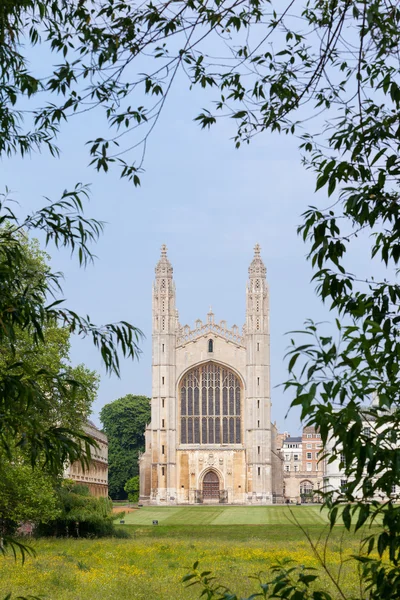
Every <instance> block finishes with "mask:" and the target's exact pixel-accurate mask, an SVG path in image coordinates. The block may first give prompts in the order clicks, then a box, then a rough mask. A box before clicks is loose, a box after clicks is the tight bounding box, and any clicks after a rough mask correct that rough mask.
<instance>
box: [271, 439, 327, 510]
mask: <svg viewBox="0 0 400 600" xmlns="http://www.w3.org/2000/svg"><path fill="white" fill-rule="evenodd" d="M321 449H322V444H321V435H320V434H319V433H318V432H317V431H316V430H315V427H304V429H303V432H302V435H301V436H298V437H287V438H286V439H285V440H284V441H283V445H282V450H281V453H282V455H283V480H284V497H285V499H286V500H288V501H290V502H315V501H319V499H320V497H319V494H318V492H319V491H320V490H321V489H322V486H323V477H324V469H323V462H320V461H319V458H320V457H319V453H320V452H321Z"/></svg>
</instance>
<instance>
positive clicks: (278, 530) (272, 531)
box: [0, 506, 360, 600]
mask: <svg viewBox="0 0 400 600" xmlns="http://www.w3.org/2000/svg"><path fill="white" fill-rule="evenodd" d="M293 513H294V514H295V515H296V518H297V519H298V520H299V521H300V522H301V523H302V524H303V526H304V527H305V529H307V530H308V531H309V533H310V535H311V537H312V538H313V539H314V540H317V539H318V537H319V536H320V535H321V534H323V535H324V532H325V531H326V521H325V524H324V517H323V516H322V515H321V513H320V512H319V508H318V507H312V506H305V507H293ZM128 516H129V517H132V518H133V520H135V519H136V521H133V522H135V523H136V524H132V525H120V526H118V527H119V528H120V529H121V530H125V531H128V532H129V533H130V535H131V537H130V539H118V538H114V539H100V540H87V539H85V540H75V539H67V540H64V539H41V540H35V541H33V542H32V544H33V545H34V547H35V550H36V552H37V557H36V558H34V559H32V558H28V559H27V561H26V563H25V565H24V566H23V567H22V566H21V565H20V564H19V563H16V562H15V561H14V560H13V559H12V558H11V557H7V558H5V559H2V558H0V560H1V561H2V562H1V569H0V598H1V599H2V600H3V598H4V596H6V594H7V592H11V591H12V592H13V598H14V595H15V596H18V595H28V594H34V595H43V596H45V597H46V598H47V599H48V600H110V599H111V600H149V599H151V600H193V599H194V598H198V597H199V590H198V589H197V588H196V587H192V588H189V589H185V588H184V586H183V585H182V583H181V579H182V576H183V575H184V574H185V573H186V572H187V570H188V567H189V566H190V565H192V564H193V563H194V561H195V560H200V567H201V568H203V569H205V570H212V571H213V572H214V573H215V575H216V576H217V577H218V580H219V581H221V583H223V584H224V585H226V586H228V587H229V588H230V589H232V590H233V591H235V592H237V593H238V594H240V595H241V596H243V597H246V596H248V595H250V594H251V593H252V592H254V591H256V589H255V582H254V581H253V580H252V579H249V576H250V575H253V574H255V573H259V572H263V573H265V576H264V577H265V580H267V579H268V568H269V567H270V566H271V565H272V564H274V563H275V562H276V561H277V560H282V559H286V558H288V559H292V560H293V561H294V563H295V564H297V565H301V564H303V565H308V566H313V567H316V568H319V565H318V562H317V560H316V558H315V556H314V555H313V552H312V549H311V548H310V546H309V543H308V541H307V540H306V539H305V537H304V534H303V533H302V532H301V530H300V529H299V528H298V527H297V526H295V525H293V524H291V523H290V522H288V520H287V518H286V509H285V507H265V508H262V507H255V508H242V507H199V508H197V507H196V508H191V507H188V508H160V509H157V508H156V509H154V508H150V507H148V508H142V509H140V511H137V512H135V513H133V514H132V513H131V514H129V515H127V517H126V520H128ZM153 518H157V519H158V521H159V523H160V525H159V526H152V525H150V526H149V525H148V520H149V519H150V522H151V520H153ZM137 519H139V520H140V521H139V522H138V521H137ZM232 522H233V523H234V524H232ZM259 523H261V524H259ZM265 523H269V524H265ZM211 525H212V526H211ZM359 539H360V535H359V534H358V535H357V536H356V537H353V536H350V535H349V534H347V533H346V532H345V531H344V528H343V527H342V526H337V527H336V528H335V529H334V531H333V533H332V535H331V537H330V540H329V543H328V551H327V558H328V561H329V564H330V567H331V569H332V571H333V573H336V574H337V573H338V572H339V568H340V564H341V560H343V559H344V558H346V557H348V556H349V555H350V554H351V553H353V552H355V551H357V549H358V545H359ZM341 549H342V552H343V554H342V559H341V554H340V551H341ZM341 578H342V581H343V585H344V587H345V589H346V591H347V592H350V591H353V592H354V593H356V592H357V591H358V578H357V571H356V567H355V565H354V563H350V562H347V563H344V565H343V567H342V575H341ZM323 582H324V585H325V587H326V589H329V590H330V591H332V592H333V597H334V598H336V597H337V594H335V592H334V590H333V589H332V585H331V584H330V582H329V580H328V578H327V576H326V575H323Z"/></svg>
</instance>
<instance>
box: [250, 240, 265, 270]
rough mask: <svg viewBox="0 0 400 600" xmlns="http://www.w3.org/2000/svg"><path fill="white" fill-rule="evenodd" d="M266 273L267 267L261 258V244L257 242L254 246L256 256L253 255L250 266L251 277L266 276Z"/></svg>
mask: <svg viewBox="0 0 400 600" xmlns="http://www.w3.org/2000/svg"><path fill="white" fill-rule="evenodd" d="M266 274H267V269H266V268H265V265H264V263H263V259H262V258H261V246H260V244H256V245H255V246H254V257H253V260H252V261H251V264H250V267H249V275H250V278H254V277H262V278H265V276H266Z"/></svg>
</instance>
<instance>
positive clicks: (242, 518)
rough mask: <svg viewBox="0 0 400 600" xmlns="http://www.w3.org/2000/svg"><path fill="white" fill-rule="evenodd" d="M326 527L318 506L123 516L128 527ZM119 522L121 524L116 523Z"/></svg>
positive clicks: (144, 511)
mask: <svg viewBox="0 0 400 600" xmlns="http://www.w3.org/2000/svg"><path fill="white" fill-rule="evenodd" d="M294 518H295V519H297V520H298V522H299V523H300V524H301V525H324V524H325V523H326V522H327V521H326V511H323V512H321V508H320V507H319V506H292V507H290V508H289V507H287V506H254V507H250V508H249V507H247V506H190V507H189V506H184V507H182V506H178V507H175V506H168V507H154V506H144V507H143V508H140V509H138V510H135V511H134V512H131V513H129V514H126V515H125V517H124V520H125V523H126V524H127V525H152V522H153V520H157V521H158V523H159V525H193V526H195V525H288V524H289V523H290V522H291V521H293V519H294ZM117 522H118V521H117Z"/></svg>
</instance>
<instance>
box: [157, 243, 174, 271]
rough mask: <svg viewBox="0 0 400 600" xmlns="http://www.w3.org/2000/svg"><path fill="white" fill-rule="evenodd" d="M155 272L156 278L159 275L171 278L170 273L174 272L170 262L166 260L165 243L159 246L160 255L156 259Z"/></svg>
mask: <svg viewBox="0 0 400 600" xmlns="http://www.w3.org/2000/svg"><path fill="white" fill-rule="evenodd" d="M155 272H156V278H157V279H159V278H160V277H168V278H172V274H173V272H174V270H173V268H172V265H171V263H170V262H169V260H168V257H167V246H166V245H165V244H163V245H162V246H161V256H160V260H159V261H158V263H157V265H156V268H155Z"/></svg>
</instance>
